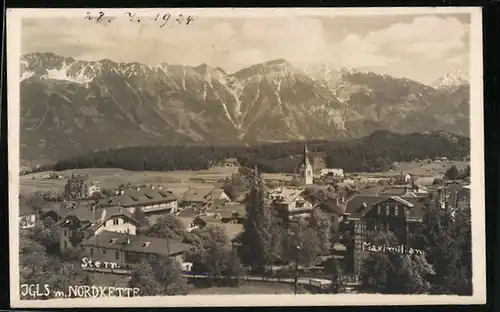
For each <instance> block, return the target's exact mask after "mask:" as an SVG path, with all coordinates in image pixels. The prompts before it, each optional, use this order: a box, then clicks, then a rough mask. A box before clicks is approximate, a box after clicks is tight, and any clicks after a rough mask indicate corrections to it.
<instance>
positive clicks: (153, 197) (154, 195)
mask: <svg viewBox="0 0 500 312" xmlns="http://www.w3.org/2000/svg"><path fill="white" fill-rule="evenodd" d="M175 200H177V196H175V195H174V194H173V193H172V192H171V191H167V190H161V189H160V190H158V189H152V188H142V189H139V190H137V189H126V190H123V194H120V195H115V196H111V197H108V198H104V199H101V200H100V201H99V204H101V205H103V206H124V207H133V206H139V205H146V204H156V203H165V202H171V201H175Z"/></svg>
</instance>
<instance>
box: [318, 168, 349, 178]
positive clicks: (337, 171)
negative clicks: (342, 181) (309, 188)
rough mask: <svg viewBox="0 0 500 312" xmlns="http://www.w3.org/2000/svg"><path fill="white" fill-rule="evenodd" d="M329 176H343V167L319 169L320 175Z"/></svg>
mask: <svg viewBox="0 0 500 312" xmlns="http://www.w3.org/2000/svg"><path fill="white" fill-rule="evenodd" d="M327 176H331V177H334V178H343V177H344V169H329V168H326V169H321V171H320V177H327Z"/></svg>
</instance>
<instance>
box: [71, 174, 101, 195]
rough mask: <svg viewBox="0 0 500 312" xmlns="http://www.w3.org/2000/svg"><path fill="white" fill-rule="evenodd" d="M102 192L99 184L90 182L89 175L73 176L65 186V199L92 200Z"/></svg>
mask: <svg viewBox="0 0 500 312" xmlns="http://www.w3.org/2000/svg"><path fill="white" fill-rule="evenodd" d="M100 191H101V187H100V186H99V182H98V181H89V180H88V176H87V175H74V174H72V175H71V177H70V178H69V179H68V181H67V182H66V185H65V186H64V195H65V197H66V198H68V199H73V200H78V199H85V198H90V197H92V195H94V194H96V193H99V192H100Z"/></svg>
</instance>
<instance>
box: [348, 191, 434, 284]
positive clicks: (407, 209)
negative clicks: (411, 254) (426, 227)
mask: <svg viewBox="0 0 500 312" xmlns="http://www.w3.org/2000/svg"><path fill="white" fill-rule="evenodd" d="M428 202H429V199H428V198H427V197H413V196H411V197H401V196H380V195H377V196H373V195H359V196H356V197H354V198H352V199H351V200H349V201H348V202H347V206H346V211H345V213H344V216H343V219H342V221H341V224H340V226H341V227H343V228H344V229H346V230H347V231H349V232H350V233H351V235H350V236H351V237H352V240H351V241H349V242H346V244H347V246H348V250H350V255H348V256H347V257H346V259H350V260H351V261H349V262H348V263H346V265H347V264H348V267H349V269H348V270H349V271H351V273H355V274H359V272H360V271H361V267H362V258H363V253H364V251H363V247H364V245H363V244H364V243H365V242H366V241H368V240H369V237H370V235H373V233H374V231H377V230H379V229H385V230H390V231H391V232H393V233H394V234H395V235H396V237H397V238H398V240H399V242H400V244H402V245H406V246H408V245H410V243H411V239H410V237H411V234H412V233H413V232H414V231H415V228H416V225H417V224H418V223H419V222H421V220H422V217H423V216H424V212H425V206H426V205H427V203H428Z"/></svg>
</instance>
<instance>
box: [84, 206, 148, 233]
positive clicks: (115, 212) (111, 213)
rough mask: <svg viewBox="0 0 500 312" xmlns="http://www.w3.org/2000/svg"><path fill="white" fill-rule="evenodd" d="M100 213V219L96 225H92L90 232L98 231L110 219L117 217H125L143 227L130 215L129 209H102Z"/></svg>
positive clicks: (116, 207) (118, 207)
mask: <svg viewBox="0 0 500 312" xmlns="http://www.w3.org/2000/svg"><path fill="white" fill-rule="evenodd" d="M99 212H100V214H99V219H98V220H97V221H96V223H95V224H93V225H92V227H91V228H90V230H96V229H98V228H99V227H100V226H101V225H103V224H104V222H106V221H107V220H109V219H110V218H112V217H116V216H125V217H127V218H128V219H129V220H131V221H133V222H135V223H136V224H135V225H136V226H140V225H141V222H139V221H137V220H136V219H135V218H134V217H133V216H132V214H131V213H130V211H128V209H127V208H124V207H120V206H114V207H106V208H104V209H100V210H99ZM103 212H105V214H104V218H102V217H103Z"/></svg>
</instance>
